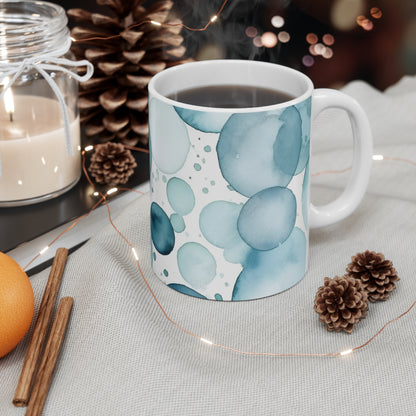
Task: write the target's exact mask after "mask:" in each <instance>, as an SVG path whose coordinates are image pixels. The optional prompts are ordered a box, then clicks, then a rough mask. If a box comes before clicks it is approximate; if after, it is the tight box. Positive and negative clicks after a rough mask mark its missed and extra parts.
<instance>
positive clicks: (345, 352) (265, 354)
mask: <svg viewBox="0 0 416 416" xmlns="http://www.w3.org/2000/svg"><path fill="white" fill-rule="evenodd" d="M87 148H88V150H86V149H87ZM87 148H85V149H84V150H83V151H82V153H81V155H82V170H83V172H84V174H85V176H86V179H87V181H88V182H89V184H90V185H91V187H92V188H93V189H94V190H95V189H96V188H95V185H94V183H93V181H92V180H91V178H90V176H89V174H88V171H87V168H86V164H85V153H86V152H87V151H90V150H92V149H93V148H94V147H93V146H87ZM129 149H131V150H135V151H142V152H148V150H147V149H141V148H135V147H133V146H129ZM373 160H392V161H400V162H405V163H409V164H411V165H413V166H416V163H415V162H413V161H411V160H409V159H404V158H399V157H388V156H383V155H374V156H373ZM348 169H350V168H348ZM348 169H343V170H340V171H323V172H318V174H313V175H312V176H317V175H323V174H325V173H342V172H345V171H347V170H348ZM115 191H130V192H137V193H139V194H142V195H144V192H141V191H138V190H134V189H130V188H112V189H110V190H108V191H107V192H106V193H102V192H98V191H95V192H94V194H98V195H100V196H101V198H100V199H99V200H98V201H97V202H96V203H95V204H94V205H93V207H92V208H91V209H90V210H89V211H88V212H87V213H86V214H85V215H83V216H81V217H79V218H77V219H76V220H75V221H74V222H73V223H72V224H71V225H70V226H69V227H68V228H66V229H65V230H64V231H62V232H61V233H60V234H59V235H58V236H56V237H55V238H54V239H53V240H52V241H51V243H50V244H49V245H48V246H47V247H45V249H48V248H49V247H50V246H51V245H52V244H54V243H55V242H56V241H57V240H58V239H59V238H60V237H62V236H63V235H64V234H65V233H67V232H68V231H70V230H71V229H72V228H74V227H75V226H76V225H77V224H78V222H79V221H80V220H81V219H83V218H86V217H87V216H88V215H89V214H90V213H91V212H92V211H94V209H96V208H97V207H98V206H99V205H100V204H102V203H104V204H105V206H106V209H107V215H108V221H109V222H110V224H111V226H112V227H113V229H114V230H115V231H116V232H117V234H119V236H120V237H121V238H122V239H123V240H124V241H125V242H126V244H127V245H128V246H129V247H130V249H131V251H132V254H133V257H134V260H135V262H136V265H137V268H138V271H139V274H140V277H141V278H142V280H143V282H144V283H145V285H146V287H147V289H148V290H149V293H150V294H151V296H152V298H153V300H154V302H155V303H156V305H157V306H158V308H159V309H160V311H161V312H162V314H163V315H164V317H165V318H166V319H167V320H168V321H169V322H170V323H171V324H172V325H174V326H175V327H176V328H178V329H179V330H180V331H182V332H184V333H185V334H187V335H190V336H192V337H194V338H196V339H198V340H199V341H201V342H202V343H204V344H207V345H209V346H212V347H217V348H220V349H223V350H226V351H230V352H234V353H237V354H241V355H246V356H263V357H322V358H323V357H342V356H345V355H349V354H351V353H353V352H354V351H357V350H360V349H362V348H364V347H366V346H367V345H368V344H370V343H371V342H372V341H373V340H374V339H375V338H376V337H377V336H378V335H380V334H381V333H382V332H383V331H384V330H385V329H386V328H387V327H388V326H389V325H390V324H392V323H394V322H397V321H398V320H399V319H401V318H403V317H404V316H405V315H407V314H408V313H409V312H410V311H411V310H412V309H413V308H414V307H415V306H416V301H414V302H413V303H412V305H411V306H410V307H409V308H408V309H407V310H406V311H404V312H403V313H402V314H400V315H399V316H397V317H396V318H394V319H391V320H390V321H388V322H387V323H385V324H384V325H383V326H382V327H381V328H380V329H379V330H378V331H377V332H376V333H375V334H374V335H373V336H371V337H370V338H369V339H368V340H367V341H366V342H364V343H363V344H361V345H358V346H357V347H353V348H350V349H346V350H343V351H340V352H328V353H274V352H259V351H245V350H242V349H238V348H234V347H231V346H228V345H223V344H218V343H216V342H213V341H211V340H209V339H207V338H205V337H201V336H199V335H198V334H195V333H194V332H191V331H189V330H187V329H186V328H184V327H183V326H181V325H179V324H178V323H177V322H176V321H175V320H174V319H172V318H171V317H170V316H169V314H168V313H167V312H166V310H165V308H164V307H163V305H162V304H161V302H160V301H159V299H158V297H157V296H156V294H155V292H154V291H153V289H152V287H151V285H150V283H149V281H148V280H147V278H146V276H145V274H144V272H143V270H142V267H141V264H140V258H139V255H138V253H137V251H136V249H135V247H134V246H133V244H132V243H131V242H130V241H129V240H128V239H127V238H126V236H125V235H124V234H123V233H122V232H121V231H120V230H119V229H118V228H117V226H116V225H115V224H114V222H113V220H112V217H111V211H110V207H109V204H108V200H107V196H108V195H110V194H111V193H113V192H115ZM45 249H43V250H41V251H40V252H39V253H38V254H37V255H36V256H35V257H34V258H33V259H32V260H31V261H30V262H29V264H28V265H27V266H26V267H24V269H26V268H27V267H28V266H29V265H30V264H31V263H32V262H33V261H34V260H35V259H36V258H38V257H39V256H40V255H42V254H43V252H45V251H46V250H45Z"/></svg>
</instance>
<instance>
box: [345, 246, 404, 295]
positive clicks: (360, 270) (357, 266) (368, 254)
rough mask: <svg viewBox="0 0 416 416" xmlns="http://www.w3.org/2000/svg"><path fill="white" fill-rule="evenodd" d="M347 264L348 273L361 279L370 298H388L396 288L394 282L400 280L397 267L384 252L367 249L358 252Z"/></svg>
mask: <svg viewBox="0 0 416 416" xmlns="http://www.w3.org/2000/svg"><path fill="white" fill-rule="evenodd" d="M351 260H352V261H351V263H350V264H349V265H348V266H347V269H346V270H347V273H348V275H349V276H351V277H354V278H355V279H359V280H361V282H362V284H363V286H364V289H365V290H366V291H367V295H368V300H370V301H371V302H375V301H377V300H387V299H388V298H389V296H390V293H391V292H392V291H393V290H394V289H395V288H396V285H395V284H394V282H397V281H398V280H400V278H399V276H397V272H396V269H395V268H394V267H393V263H392V262H391V261H390V260H386V259H385V258H384V255H383V254H382V253H376V252H374V251H369V250H367V251H365V252H364V253H357V254H356V255H355V256H353V257H352V258H351Z"/></svg>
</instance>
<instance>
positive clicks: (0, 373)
mask: <svg viewBox="0 0 416 416" xmlns="http://www.w3.org/2000/svg"><path fill="white" fill-rule="evenodd" d="M344 92H346V93H347V94H349V95H351V96H352V97H354V98H356V99H357V100H358V101H359V102H360V103H361V104H362V106H363V108H364V110H365V111H366V113H367V115H368V117H369V119H370V124H371V128H372V132H373V135H374V153H375V154H379V155H384V156H386V157H389V158H405V159H409V160H412V161H414V162H416V135H415V131H416V117H415V108H416V77H405V78H403V79H402V80H401V81H400V82H399V83H398V84H396V85H394V86H392V87H391V88H389V89H388V90H386V91H384V92H380V91H377V90H375V89H374V88H372V87H371V86H369V85H368V84H366V83H364V82H361V81H355V82H352V83H350V84H348V85H347V86H346V87H345V88H344ZM312 128H313V130H312V162H311V172H312V174H314V173H318V172H322V171H327V170H341V169H343V168H347V167H348V166H349V165H350V162H351V154H352V152H351V146H352V140H351V128H350V126H349V122H348V119H347V117H346V115H345V114H344V113H342V112H341V111H338V110H328V111H326V112H325V113H323V114H321V116H319V117H318V119H317V120H316V121H315V122H314V123H313V126H312ZM348 175H349V172H348V171H347V172H344V173H328V174H324V175H319V176H314V177H313V179H312V189H311V193H312V201H313V202H314V203H316V204H321V203H326V202H328V201H330V200H332V199H334V198H335V197H336V196H337V195H338V194H339V193H340V191H341V190H342V189H343V187H344V186H345V183H346V180H347V178H348ZM415 189H416V166H414V165H411V164H409V163H406V162H404V161H401V160H389V159H387V160H386V159H384V160H382V161H374V163H373V167H372V173H371V179H370V183H369V188H368V192H367V194H366V195H365V197H364V199H363V201H362V203H361V204H360V206H359V207H358V209H357V210H356V211H355V212H354V213H353V215H351V216H350V217H349V218H347V219H346V220H344V221H342V222H340V223H337V224H335V225H332V226H329V227H326V228H322V229H318V230H311V232H310V255H309V270H308V272H307V274H306V276H305V277H304V279H303V280H302V281H301V282H300V283H298V284H297V285H296V286H295V287H293V288H291V289H289V290H287V291H286V292H284V293H281V294H279V295H276V296H271V297H269V298H265V299H260V300H254V301H248V302H216V301H207V300H202V299H197V298H193V297H189V296H186V295H183V294H181V293H178V292H176V291H174V290H172V289H170V288H168V287H167V286H166V285H164V283H163V282H162V281H160V280H159V279H158V278H157V277H156V276H155V275H154V274H153V273H152V271H151V265H150V226H149V196H148V195H144V196H140V197H138V198H137V199H136V200H135V201H134V202H132V203H131V204H130V205H128V206H126V208H125V210H124V211H123V213H122V214H121V215H119V216H118V217H117V218H115V219H114V223H115V225H116V226H117V227H118V229H119V230H120V231H121V232H122V233H123V234H124V235H125V236H126V237H127V238H128V239H129V240H130V242H131V243H132V244H133V245H134V247H136V250H137V253H138V254H139V257H140V262H141V266H142V269H143V272H144V274H145V276H146V277H147V279H148V281H149V284H150V285H151V287H152V289H153V291H154V293H155V295H156V296H157V298H158V299H159V301H160V303H161V305H163V307H164V308H165V310H166V313H167V314H168V315H169V317H171V318H172V319H173V320H174V321H176V322H177V323H178V324H179V325H181V326H183V327H184V328H185V329H187V330H189V331H191V332H193V333H195V334H197V335H199V336H201V337H204V338H207V339H210V340H212V341H214V342H215V343H218V344H224V345H227V346H230V347H234V348H238V349H242V350H246V351H256V352H259V351H261V352H275V353H327V352H340V351H344V350H347V349H349V348H352V347H356V346H359V345H361V344H363V343H364V342H366V341H367V340H368V339H369V338H370V337H371V336H373V335H374V334H375V333H376V332H377V331H378V330H379V329H380V328H381V327H382V326H383V325H384V324H385V323H386V322H387V321H389V320H391V319H393V318H395V317H397V316H398V315H400V314H401V313H402V312H404V311H405V310H406V309H408V308H409V307H410V305H411V304H412V303H413V302H414V301H415V300H416V276H415V262H414V253H415V252H416V192H415ZM77 227H82V222H81V223H80V224H79V225H77ZM77 227H75V228H74V230H73V231H71V232H77V231H76V230H77ZM57 245H58V246H59V242H58V243H57ZM367 249H368V250H374V251H376V252H382V253H383V254H384V255H385V257H386V258H387V259H390V260H391V261H392V262H393V265H394V267H395V268H396V270H397V272H398V274H399V276H400V278H401V280H400V281H399V282H398V283H397V289H396V290H395V291H394V292H393V293H392V295H391V297H390V299H389V300H388V301H386V302H379V303H375V304H370V306H369V312H368V315H367V318H366V319H365V320H363V321H361V322H360V323H359V324H357V325H355V327H354V331H353V333H352V334H351V335H348V334H345V333H330V332H327V331H326V329H325V326H324V325H323V324H322V323H320V322H319V318H318V315H317V314H316V313H315V312H314V310H313V303H314V297H315V293H316V291H317V289H318V287H319V286H320V285H322V284H323V280H324V277H326V276H328V277H334V276H335V275H343V274H344V272H345V268H346V266H347V264H348V263H349V262H350V261H351V256H353V255H355V254H356V253H357V252H361V251H365V250H367ZM35 254H36V253H34V255H35ZM48 274H49V269H47V270H44V271H43V272H41V273H39V274H37V275H34V276H32V277H31V282H32V285H33V288H34V292H35V299H36V311H35V313H37V310H38V309H37V308H38V307H39V305H40V301H41V298H42V293H43V289H44V287H45V284H46V281H47V278H48ZM63 296H73V297H74V299H75V303H74V309H73V311H72V315H71V318H70V323H69V327H68V331H67V334H66V336H65V340H64V344H63V347H62V350H61V353H60V356H59V358H58V362H57V367H56V369H55V373H54V376H53V379H52V384H51V388H50V391H49V394H48V397H47V400H46V403H45V407H44V411H43V414H44V415H45V416H47V415H53V416H58V415H59V416H65V415H68V416H78V415H88V416H93V415H112V416H114V415H123V416H129V415H158V416H160V415H170V416H171V415H181V416H184V415H280V414H281V415H319V416H324V415H331V416H333V415H338V416H342V415H352V414H358V415H377V416H379V415H392V414H394V415H413V414H415V411H416V395H415V391H416V347H415V346H416V308H415V309H414V310H412V311H411V312H409V313H408V314H407V315H406V316H404V317H403V318H402V319H401V320H399V321H397V322H395V323H393V324H392V325H390V326H388V327H387V328H386V329H385V330H384V331H383V332H382V333H381V334H380V335H379V336H377V337H376V338H375V339H374V340H373V341H372V342H371V343H370V344H369V345H367V346H366V347H364V348H362V349H360V350H358V351H355V352H354V353H353V354H350V355H347V356H344V357H326V358H313V357H290V358H282V357H261V356H260V357H259V356H243V355H240V354H237V353H234V352H230V351H227V350H222V349H218V348H216V347H215V346H209V345H206V344H204V343H201V342H200V341H199V340H198V339H197V338H194V337H192V336H190V335H187V334H186V333H184V332H182V331H180V330H179V329H178V328H177V327H175V326H174V325H172V324H171V323H170V322H169V321H168V320H167V319H166V318H165V317H164V315H163V313H162V312H161V310H160V308H159V307H158V306H157V304H156V303H155V301H154V299H153V298H152V296H151V294H150V292H149V290H148V288H147V287H146V285H145V283H144V282H143V280H142V279H141V277H140V275H139V273H138V269H137V266H136V263H135V261H134V257H133V255H132V251H131V249H130V247H129V246H128V245H127V244H126V242H125V241H124V240H123V239H122V238H121V237H120V236H119V235H118V234H117V233H116V232H115V231H114V229H113V228H112V227H111V226H110V225H109V224H103V229H102V230H101V231H100V232H99V233H98V234H97V235H96V236H94V237H93V238H91V239H90V240H89V241H88V242H87V243H86V244H85V245H84V246H82V247H81V248H80V249H78V250H77V251H75V252H74V253H72V254H71V255H70V256H69V259H68V263H67V266H66V269H65V273H64V278H63V281H62V286H61V289H60V293H59V297H63ZM29 334H31V331H29ZM28 341H29V337H28V336H26V337H25V339H24V340H23V341H22V342H21V343H20V344H19V346H18V347H17V348H16V349H15V350H14V351H13V352H11V353H10V354H9V355H7V356H6V357H4V358H2V359H0V414H1V415H2V416H13V415H23V414H24V413H25V409H23V408H15V407H13V405H12V398H13V394H14V390H15V387H16V384H17V381H18V378H19V374H20V371H21V367H22V364H23V359H24V355H25V352H26V349H27V346H28Z"/></svg>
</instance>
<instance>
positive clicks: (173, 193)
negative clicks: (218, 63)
mask: <svg viewBox="0 0 416 416" xmlns="http://www.w3.org/2000/svg"><path fill="white" fill-rule="evenodd" d="M166 194H167V197H168V201H169V204H170V206H171V207H172V209H173V210H174V211H176V212H177V213H178V214H180V215H186V214H189V213H190V212H191V211H192V210H193V209H194V206H195V195H194V192H193V191H192V188H191V187H190V186H189V185H188V184H187V183H186V182H185V181H184V180H183V179H179V178H171V179H169V181H168V183H167V185H166Z"/></svg>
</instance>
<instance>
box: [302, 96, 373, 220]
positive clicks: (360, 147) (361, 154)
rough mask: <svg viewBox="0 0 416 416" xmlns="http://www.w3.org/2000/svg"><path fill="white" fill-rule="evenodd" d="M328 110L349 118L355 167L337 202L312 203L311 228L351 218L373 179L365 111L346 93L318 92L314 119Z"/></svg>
mask: <svg viewBox="0 0 416 416" xmlns="http://www.w3.org/2000/svg"><path fill="white" fill-rule="evenodd" d="M327 108H340V109H342V110H345V111H346V112H347V114H348V116H349V119H350V121H351V127H352V134H353V146H354V149H353V158H352V168H351V174H350V178H349V181H348V184H347V186H346V188H345V189H344V191H343V193H342V194H341V195H340V196H339V197H338V198H337V199H335V201H332V202H330V203H329V204H326V205H322V206H315V205H313V204H310V208H309V226H310V228H319V227H324V226H326V225H330V224H333V223H335V222H338V221H340V220H342V219H344V218H346V217H347V216H348V215H350V214H351V213H352V212H353V211H354V210H355V209H356V208H357V206H358V204H359V203H360V202H361V200H362V198H363V196H364V194H365V191H366V189H367V185H368V180H369V177H370V169H371V162H372V155H373V141H372V135H371V128H370V123H369V121H368V119H367V116H366V114H365V112H364V110H363V109H362V107H361V106H360V104H358V102H357V101H356V100H355V99H353V98H351V97H350V96H348V95H346V94H343V93H341V92H339V91H336V90H332V89H327V88H320V89H316V90H315V91H314V93H313V95H312V120H314V119H315V118H316V117H317V116H318V114H319V113H321V112H322V111H323V110H325V109H327Z"/></svg>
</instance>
